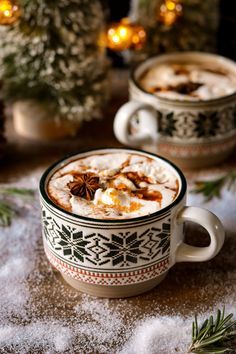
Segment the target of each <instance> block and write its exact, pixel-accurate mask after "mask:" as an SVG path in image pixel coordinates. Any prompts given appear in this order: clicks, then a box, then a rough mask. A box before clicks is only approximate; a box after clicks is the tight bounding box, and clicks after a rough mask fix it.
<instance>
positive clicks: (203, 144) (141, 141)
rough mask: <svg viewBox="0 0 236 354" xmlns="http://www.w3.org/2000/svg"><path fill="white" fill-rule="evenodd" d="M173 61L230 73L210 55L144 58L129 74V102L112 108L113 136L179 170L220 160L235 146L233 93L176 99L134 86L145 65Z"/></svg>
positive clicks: (235, 67)
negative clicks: (220, 69) (150, 153)
mask: <svg viewBox="0 0 236 354" xmlns="http://www.w3.org/2000/svg"><path fill="white" fill-rule="evenodd" d="M176 62H177V63H183V64H184V63H185V64H186V63H193V62H194V63H200V64H201V63H202V64H204V63H207V64H208V65H209V66H210V65H212V66H213V67H214V66H218V67H222V68H223V69H225V70H228V71H230V72H232V73H233V74H234V75H236V64H235V63H234V62H233V61H231V60H229V59H226V58H223V57H221V56H219V55H214V54H208V53H198V52H184V53H172V54H166V55H160V56H157V57H153V58H150V59H147V60H145V61H144V62H143V63H141V64H139V65H138V66H137V67H136V68H135V70H133V72H132V74H131V78H130V81H129V93H130V101H129V102H127V103H125V104H124V105H123V106H122V107H121V108H120V109H119V110H118V112H117V114H116V116H115V120H114V133H115V135H116V137H117V139H118V140H119V141H120V142H121V143H122V144H125V145H128V146H134V147H137V146H142V147H143V148H144V149H145V150H148V151H151V152H155V153H158V154H161V155H163V156H165V157H167V158H168V159H170V160H171V161H174V162H175V163H177V164H178V165H179V166H180V167H186V168H199V167H204V166H210V165H214V164H216V163H219V162H221V161H224V159H225V158H226V157H227V156H228V155H229V154H230V153H231V152H232V150H233V149H234V147H235V145H236V139H235V138H236V119H235V116H236V104H235V102H236V93H233V94H231V95H228V96H224V97H220V98H217V99H209V100H206V101H205V100H204V101H178V100H175V99H167V98H164V97H158V96H156V95H154V94H151V93H148V92H147V91H145V90H144V89H143V88H142V87H141V86H140V84H139V81H140V78H141V77H142V75H143V74H144V73H145V72H147V70H148V69H150V68H151V67H153V66H155V65H162V64H166V63H176ZM130 127H131V129H130Z"/></svg>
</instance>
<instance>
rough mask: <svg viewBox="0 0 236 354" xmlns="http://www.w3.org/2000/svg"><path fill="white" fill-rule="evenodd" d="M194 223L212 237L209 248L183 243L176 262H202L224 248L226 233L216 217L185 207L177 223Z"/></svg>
mask: <svg viewBox="0 0 236 354" xmlns="http://www.w3.org/2000/svg"><path fill="white" fill-rule="evenodd" d="M185 221H192V222H195V223H198V224H199V225H201V226H203V227H204V228H205V229H206V230H207V231H208V233H209V235H210V239H211V242H210V245H209V246H208V247H194V246H190V245H188V244H186V243H184V242H182V243H181V244H180V245H179V247H178V248H177V250H176V259H175V261H176V262H202V261H207V260H209V259H211V258H213V257H215V256H216V255H217V253H218V252H219V251H220V249H221V248H222V246H223V243H224V239H225V231H224V228H223V225H222V223H221V222H220V220H219V219H218V218H217V216H216V215H214V214H213V213H211V212H210V211H208V210H206V209H203V208H198V207H188V206H186V207H183V208H182V209H181V210H180V211H179V213H178V214H177V223H178V224H181V223H183V222H185Z"/></svg>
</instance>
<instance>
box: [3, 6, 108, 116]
mask: <svg viewBox="0 0 236 354" xmlns="http://www.w3.org/2000/svg"><path fill="white" fill-rule="evenodd" d="M18 4H19V6H20V8H21V17H20V19H19V20H18V21H17V22H16V23H14V24H13V25H12V26H1V28H0V41H1V53H0V72H1V77H2V81H3V88H2V90H3V97H4V98H5V99H8V100H11V101H12V102H15V101H18V100H29V99H33V100H37V101H39V102H40V103H45V107H46V106H47V105H48V104H49V105H50V106H52V105H53V109H55V115H57V116H58V117H62V118H66V119H71V120H76V121H82V120H89V119H91V118H92V117H95V116H97V115H98V114H99V110H100V107H101V105H102V103H103V102H104V100H105V99H106V96H107V95H106V90H107V78H106V59H105V53H104V50H102V48H101V47H99V45H98V43H99V36H100V33H101V31H102V30H103V11H102V8H101V4H100V2H99V0H93V1H90V0H58V1H55V0H19V1H18ZM32 118H33V117H32Z"/></svg>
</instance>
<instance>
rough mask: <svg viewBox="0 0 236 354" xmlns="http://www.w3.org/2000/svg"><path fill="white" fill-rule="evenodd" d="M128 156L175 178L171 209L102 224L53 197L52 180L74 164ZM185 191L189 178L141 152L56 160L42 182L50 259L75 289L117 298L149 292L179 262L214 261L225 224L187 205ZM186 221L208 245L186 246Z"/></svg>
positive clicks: (91, 152)
mask: <svg viewBox="0 0 236 354" xmlns="http://www.w3.org/2000/svg"><path fill="white" fill-rule="evenodd" d="M124 152H127V154H129V153H135V154H138V155H141V156H146V157H149V158H152V159H155V160H157V161H158V160H159V161H161V163H162V164H164V165H165V166H166V168H167V169H169V170H171V171H172V172H173V173H174V174H175V175H176V178H177V180H178V183H179V193H178V196H177V197H176V199H175V200H174V201H173V202H172V203H171V204H170V205H168V206H167V207H165V208H163V209H161V210H159V211H157V212H155V213H153V214H150V215H145V216H142V217H137V218H133V219H122V220H120V219H119V220H102V219H96V218H89V217H84V216H79V215H75V214H72V213H71V212H68V211H66V210H64V209H62V208H60V207H59V206H58V205H57V204H55V203H54V202H53V201H52V200H51V199H50V197H49V196H48V193H47V185H48V181H49V179H50V177H51V176H52V175H53V174H54V173H55V171H57V170H58V169H60V168H62V167H63V166H65V165H66V164H68V163H70V162H71V161H73V160H76V159H79V158H85V157H88V156H91V155H94V154H96V155H97V154H106V153H109V154H112V153H124ZM186 188H187V186H186V180H185V177H184V175H183V174H182V172H181V171H180V170H179V169H178V168H177V167H176V166H174V165H173V164H172V163H171V162H169V161H168V160H165V159H163V158H161V157H158V156H156V155H153V154H150V153H147V152H144V151H140V150H133V149H116V148H114V149H113V148H106V149H99V150H91V151H86V152H83V153H78V154H76V155H73V156H71V157H67V158H65V159H63V160H61V161H59V162H57V163H56V164H54V165H53V166H51V167H49V169H48V170H47V171H46V172H45V173H44V175H43V176H42V178H41V181H40V200H41V205H42V226H43V240H44V247H45V252H46V255H47V257H48V259H49V261H50V262H51V264H52V265H53V266H54V267H55V268H57V269H58V270H59V272H61V274H62V276H63V277H64V278H65V280H66V281H67V282H68V283H69V284H70V285H72V286H73V287H75V288H76V289H78V290H80V291H83V292H86V293H88V294H92V295H96V296H102V297H114V298H115V297H127V296H133V295H137V294H140V293H143V292H145V291H147V290H150V289H151V288H153V287H155V286H156V285H157V284H159V283H160V282H161V281H162V280H163V279H164V277H165V276H166V274H167V272H168V270H169V269H170V268H171V267H172V266H173V265H174V264H175V263H177V262H202V261H207V260H209V259H211V258H213V257H214V256H215V255H216V254H217V253H218V252H219V250H220V249H221V247H222V245H223V243H224V230H223V226H222V224H221V222H220V220H219V219H218V218H217V217H216V216H215V215H214V214H212V213H211V212H210V211H208V210H205V209H202V208H197V207H188V206H186ZM186 221H192V222H195V223H197V224H200V225H202V226H203V227H204V228H205V229H206V230H207V231H208V233H209V235H210V245H209V246H208V247H193V246H190V245H188V244H186V243H185V242H184V237H185V236H184V230H183V224H184V223H185V222H186Z"/></svg>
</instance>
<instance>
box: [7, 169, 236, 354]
mask: <svg viewBox="0 0 236 354" xmlns="http://www.w3.org/2000/svg"><path fill="white" fill-rule="evenodd" d="M41 172H42V171H41V170H36V171H34V172H32V173H31V174H30V175H29V176H25V177H24V178H22V179H20V180H18V181H16V182H14V183H13V182H12V183H11V184H8V185H7V186H10V185H12V186H13V185H14V186H16V187H26V188H33V189H35V198H34V199H33V200H27V201H21V200H17V203H16V204H17V205H16V208H17V210H18V214H17V217H15V218H14V220H13V223H12V225H11V226H10V227H9V228H1V229H0V249H1V256H0V309H1V316H0V353H1V354H2V353H3V354H8V353H17V354H18V353H19V354H28V353H36V354H37V353H44V354H54V353H55V354H57V353H66V354H78V353H79V354H95V353H96V354H176V353H180V354H186V351H187V348H188V346H189V344H190V341H191V323H192V319H193V315H194V313H195V312H197V313H198V314H199V320H200V321H201V320H202V319H203V318H205V317H206V316H209V315H210V314H212V313H215V311H216V309H217V308H218V307H219V308H221V307H222V306H223V305H226V311H227V312H234V314H236V295H235V294H236V264H235V263H236V262H235V255H236V235H235V230H234V227H233V225H235V211H236V205H235V202H234V200H235V195H232V193H228V194H227V193H225V194H224V198H223V199H221V200H214V201H213V202H211V203H208V204H206V205H205V207H206V208H209V209H210V210H212V211H214V212H215V213H216V214H217V215H218V216H219V217H221V218H222V220H223V223H224V226H225V228H226V232H227V237H226V243H225V246H224V248H223V250H222V251H221V252H220V254H219V255H218V256H217V257H216V258H215V259H213V260H212V261H210V262H207V263H204V264H203V263H198V264H194V263H192V264H190V263H189V264H187V263H185V264H177V265H175V266H174V267H173V268H172V269H171V271H170V272H169V274H168V276H167V278H166V279H165V281H164V282H163V283H162V285H161V286H160V287H157V288H156V289H154V290H153V291H151V292H148V293H146V294H144V295H141V296H137V297H133V298H129V299H109V300H108V299H97V298H94V297H91V296H88V295H86V294H81V293H79V292H76V291H75V290H74V289H72V288H70V287H69V286H68V285H67V284H65V283H64V281H63V280H62V279H61V276H60V274H59V273H58V272H56V271H55V270H53V269H52V268H51V266H50V265H49V263H48V261H47V259H46V257H45V255H44V250H43V245H42V237H41V224H40V207H39V202H38V195H37V185H38V181H39V177H40V175H41ZM189 204H191V205H196V204H198V205H202V197H201V196H195V195H192V194H191V195H190V196H189ZM226 205H227V208H226V207H225V206H226ZM227 209H228V211H227ZM194 227H197V226H194ZM191 230H192V228H191V226H190V227H187V231H191ZM195 230H196V229H195ZM190 234H191V232H190ZM194 234H197V233H196V231H195V232H194Z"/></svg>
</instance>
